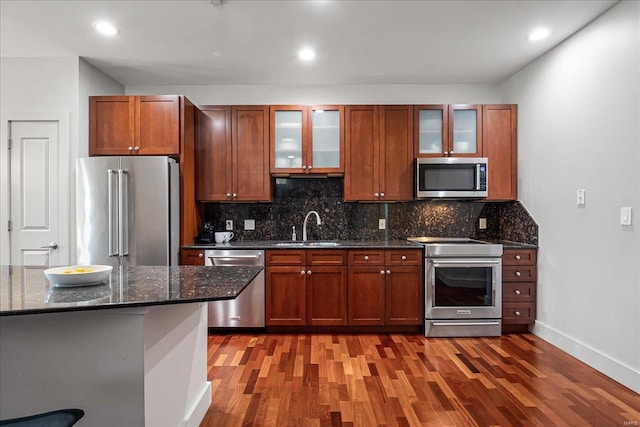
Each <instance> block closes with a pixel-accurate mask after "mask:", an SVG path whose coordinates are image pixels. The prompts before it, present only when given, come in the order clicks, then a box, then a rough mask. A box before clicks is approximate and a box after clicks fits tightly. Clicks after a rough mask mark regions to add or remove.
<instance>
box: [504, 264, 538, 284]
mask: <svg viewBox="0 0 640 427" xmlns="http://www.w3.org/2000/svg"><path fill="white" fill-rule="evenodd" d="M502 281H503V282H535V281H536V266H535V265H513V266H504V265H503V266H502Z"/></svg>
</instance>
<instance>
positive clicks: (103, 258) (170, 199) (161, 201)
mask: <svg viewBox="0 0 640 427" xmlns="http://www.w3.org/2000/svg"><path fill="white" fill-rule="evenodd" d="M179 175H180V174H179V169H178V164H177V163H176V162H175V160H173V159H170V158H169V157H163V156H153V157H142V156H140V157H88V158H79V159H76V224H77V237H76V238H77V262H78V264H80V265H88V264H104V265H112V266H114V267H116V266H119V265H122V266H127V265H178V252H179V242H180V235H179V234H180V186H179V185H180V177H179Z"/></svg>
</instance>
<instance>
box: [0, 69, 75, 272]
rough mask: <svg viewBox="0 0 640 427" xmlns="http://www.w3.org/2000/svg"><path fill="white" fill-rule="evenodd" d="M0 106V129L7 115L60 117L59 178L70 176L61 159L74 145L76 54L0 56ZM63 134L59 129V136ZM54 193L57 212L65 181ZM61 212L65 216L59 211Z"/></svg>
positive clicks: (1, 189)
mask: <svg viewBox="0 0 640 427" xmlns="http://www.w3.org/2000/svg"><path fill="white" fill-rule="evenodd" d="M0 61H1V62H0V66H1V68H2V72H1V73H0V111H2V120H1V123H0V129H1V130H0V132H1V134H2V135H8V121H9V120H35V119H38V118H39V119H44V120H46V119H49V120H52V119H54V120H55V119H58V118H60V117H64V118H65V119H66V121H67V123H61V127H62V128H64V129H68V132H67V133H66V134H67V135H68V140H67V141H65V140H62V139H61V140H60V145H59V146H60V150H61V153H62V158H61V159H60V160H61V162H60V163H61V164H60V176H59V182H60V183H61V185H64V184H65V183H69V182H70V174H69V169H68V167H66V165H64V164H62V163H63V161H64V160H65V159H67V158H68V156H69V154H67V153H72V152H73V150H74V149H75V147H77V145H78V58H77V57H65V58H7V57H3V58H0ZM62 136H63V135H61V137H62ZM6 144H7V141H6V137H4V136H3V137H2V138H1V140H0V165H2V166H0V202H1V203H0V205H1V206H0V221H1V222H2V223H3V224H6V220H7V218H8V212H7V210H6V208H7V205H8V202H7V201H8V197H9V196H8V187H7V183H8V176H7V174H6V172H7V165H8V156H7V149H6V148H7V147H6ZM63 188H64V189H62V190H61V191H60V194H59V195H58V196H59V198H60V211H61V214H63V213H64V212H65V208H68V207H69V206H70V205H69V203H70V201H69V192H68V191H67V188H68V186H65V187H63ZM61 217H62V218H64V216H61ZM60 232H61V234H60V239H59V241H58V244H59V247H60V249H59V250H60V259H61V262H68V261H69V259H68V258H69V249H70V244H69V242H71V239H70V236H69V232H70V225H69V224H68V223H67V222H64V221H63V222H62V223H61V227H60ZM8 251H9V246H8V233H7V231H6V227H1V228H0V259H1V260H4V261H6V260H7V259H8V255H7V253H8Z"/></svg>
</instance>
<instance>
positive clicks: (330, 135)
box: [269, 105, 344, 176]
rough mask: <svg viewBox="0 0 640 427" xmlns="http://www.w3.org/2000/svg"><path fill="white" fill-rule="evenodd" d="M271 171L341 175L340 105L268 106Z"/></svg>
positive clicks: (342, 111) (277, 172) (341, 128)
mask: <svg viewBox="0 0 640 427" xmlns="http://www.w3.org/2000/svg"><path fill="white" fill-rule="evenodd" d="M270 129H271V135H270V138H269V140H270V145H271V166H270V170H271V173H272V174H273V175H275V176H288V175H291V174H305V175H308V174H322V175H336V176H338V175H342V174H343V173H344V148H343V147H344V144H343V135H344V107H342V106H338V105H316V106H302V105H295V106H291V105H273V106H271V107H270Z"/></svg>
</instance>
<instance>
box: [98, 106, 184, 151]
mask: <svg viewBox="0 0 640 427" xmlns="http://www.w3.org/2000/svg"><path fill="white" fill-rule="evenodd" d="M181 98H182V97H180V96H178V95H159V96H91V97H89V155H91V156H99V155H105V156H121V155H148V156H156V155H168V156H177V155H179V154H180V120H181V107H182V105H181V104H182V99H181Z"/></svg>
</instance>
